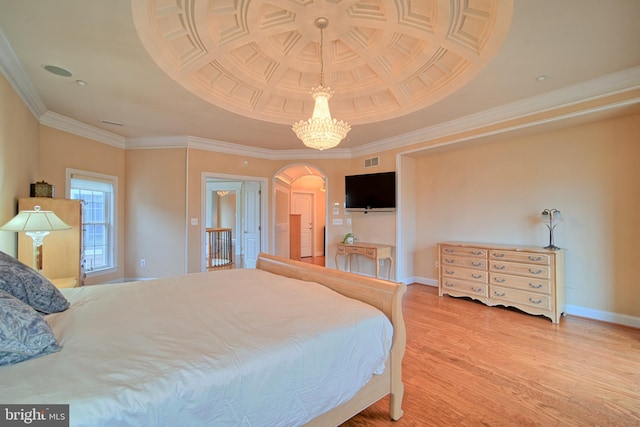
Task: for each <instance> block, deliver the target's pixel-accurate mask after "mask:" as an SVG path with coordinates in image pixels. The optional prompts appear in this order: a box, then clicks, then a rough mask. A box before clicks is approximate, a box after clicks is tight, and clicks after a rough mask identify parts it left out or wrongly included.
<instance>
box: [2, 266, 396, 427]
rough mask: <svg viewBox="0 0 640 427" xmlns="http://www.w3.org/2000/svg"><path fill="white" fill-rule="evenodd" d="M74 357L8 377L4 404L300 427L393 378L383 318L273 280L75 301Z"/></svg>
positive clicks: (67, 334)
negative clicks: (373, 382)
mask: <svg viewBox="0 0 640 427" xmlns="http://www.w3.org/2000/svg"><path fill="white" fill-rule="evenodd" d="M63 292H64V294H65V295H66V296H67V298H68V299H69V300H70V301H71V308H70V309H69V310H67V311H66V312H63V313H58V314H52V315H49V316H47V321H48V322H49V323H50V325H51V327H52V329H53V331H54V333H55V335H56V337H57V338H58V340H59V342H60V343H61V344H62V346H63V349H62V350H61V351H60V352H58V353H54V354H51V355H48V356H44V357H41V358H38V359H34V360H30V361H27V362H23V363H20V364H17V365H13V366H7V367H0V383H1V386H0V402H2V403H33V404H36V403H37V404H54V403H68V404H70V424H71V426H109V427H112V426H128V425H130V426H155V425H158V426H234V427H235V426H294V425H300V424H304V423H305V422H307V421H309V420H311V419H312V418H314V417H316V416H318V415H321V414H322V413H324V412H326V411H328V410H330V409H332V408H333V407H335V406H337V405H339V404H341V403H343V402H345V401H347V400H349V399H350V398H351V397H352V396H353V395H354V394H355V393H356V392H357V391H358V390H359V389H360V388H361V387H362V386H363V385H364V384H366V383H367V381H368V380H369V379H370V378H371V376H372V375H373V374H375V373H381V372H382V370H383V369H384V362H385V361H386V359H387V357H388V355H389V350H390V347H391V337H392V333H393V331H392V326H391V323H390V322H389V321H388V319H387V318H386V317H385V316H384V315H383V314H382V313H381V312H380V311H378V310H376V309H375V308H373V307H371V306H369V305H367V304H364V303H361V302H359V301H355V300H352V299H348V298H345V297H343V296H341V295H339V294H337V293H335V292H333V291H331V290H329V289H327V288H325V287H323V286H321V285H318V284H315V283H309V282H301V281H297V280H293V279H289V278H285V277H282V276H277V275H274V274H271V273H268V272H265V271H261V270H253V269H251V270H250V269H244V270H223V271H216V272H210V273H197V274H190V275H186V276H181V277H176V278H171V279H160V280H154V281H148V282H133V283H126V284H115V285H101V286H90V287H84V288H78V289H65V290H63Z"/></svg>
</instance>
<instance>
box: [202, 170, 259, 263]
mask: <svg viewBox="0 0 640 427" xmlns="http://www.w3.org/2000/svg"><path fill="white" fill-rule="evenodd" d="M202 182H203V183H202V188H203V194H202V218H204V220H203V221H202V230H201V236H202V239H201V241H202V245H201V248H202V249H201V253H202V254H203V257H202V267H201V271H207V269H208V266H209V264H210V259H211V258H212V256H211V253H210V252H211V251H212V249H210V248H212V247H214V246H212V243H211V242H210V241H209V240H210V239H211V236H212V235H214V234H213V233H212V232H211V229H215V228H221V229H231V230H230V235H231V242H230V243H229V246H230V247H231V251H232V254H233V255H232V258H233V263H234V264H233V268H255V266H256V260H257V258H258V255H259V254H260V252H261V251H263V250H265V249H264V248H266V247H268V237H267V233H266V227H264V226H263V223H266V222H267V209H266V200H264V198H263V197H262V194H264V193H263V189H264V188H266V187H267V180H266V179H261V178H255V177H243V176H236V175H223V174H213V173H203V174H202ZM217 243H218V242H216V244H217Z"/></svg>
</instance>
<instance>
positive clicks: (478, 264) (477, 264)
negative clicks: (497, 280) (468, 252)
mask: <svg viewBox="0 0 640 427" xmlns="http://www.w3.org/2000/svg"><path fill="white" fill-rule="evenodd" d="M481 265H482V263H481V262H475V261H471V266H472V267H480V266H481Z"/></svg>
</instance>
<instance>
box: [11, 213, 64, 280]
mask: <svg viewBox="0 0 640 427" xmlns="http://www.w3.org/2000/svg"><path fill="white" fill-rule="evenodd" d="M70 228H71V226H70V225H69V224H67V223H65V222H64V221H62V220H61V219H60V218H58V216H57V215H56V214H55V213H53V211H43V210H40V206H35V207H34V210H32V211H30V210H24V211H20V212H19V213H18V215H16V216H14V217H13V219H11V220H10V221H9V222H7V223H6V224H5V225H3V226H2V227H0V230H4V231H16V232H18V231H24V232H25V234H26V235H27V236H29V237H31V238H32V239H33V268H34V269H36V270H37V271H38V272H40V273H42V243H43V240H44V238H45V237H46V236H47V235H48V234H49V233H50V232H51V231H56V230H69V229H70Z"/></svg>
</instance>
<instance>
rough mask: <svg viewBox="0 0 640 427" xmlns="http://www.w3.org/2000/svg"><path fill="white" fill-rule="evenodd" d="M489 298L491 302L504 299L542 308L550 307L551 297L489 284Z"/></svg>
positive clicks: (547, 308) (507, 301)
mask: <svg viewBox="0 0 640 427" xmlns="http://www.w3.org/2000/svg"><path fill="white" fill-rule="evenodd" d="M489 298H490V300H491V302H493V303H495V302H498V301H504V302H505V303H514V304H516V305H526V306H529V307H536V308H539V309H542V310H549V309H551V298H550V297H549V296H548V295H542V294H536V293H533V292H526V291H520V290H517V289H511V288H505V287H502V286H495V285H491V294H490V295H489Z"/></svg>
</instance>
